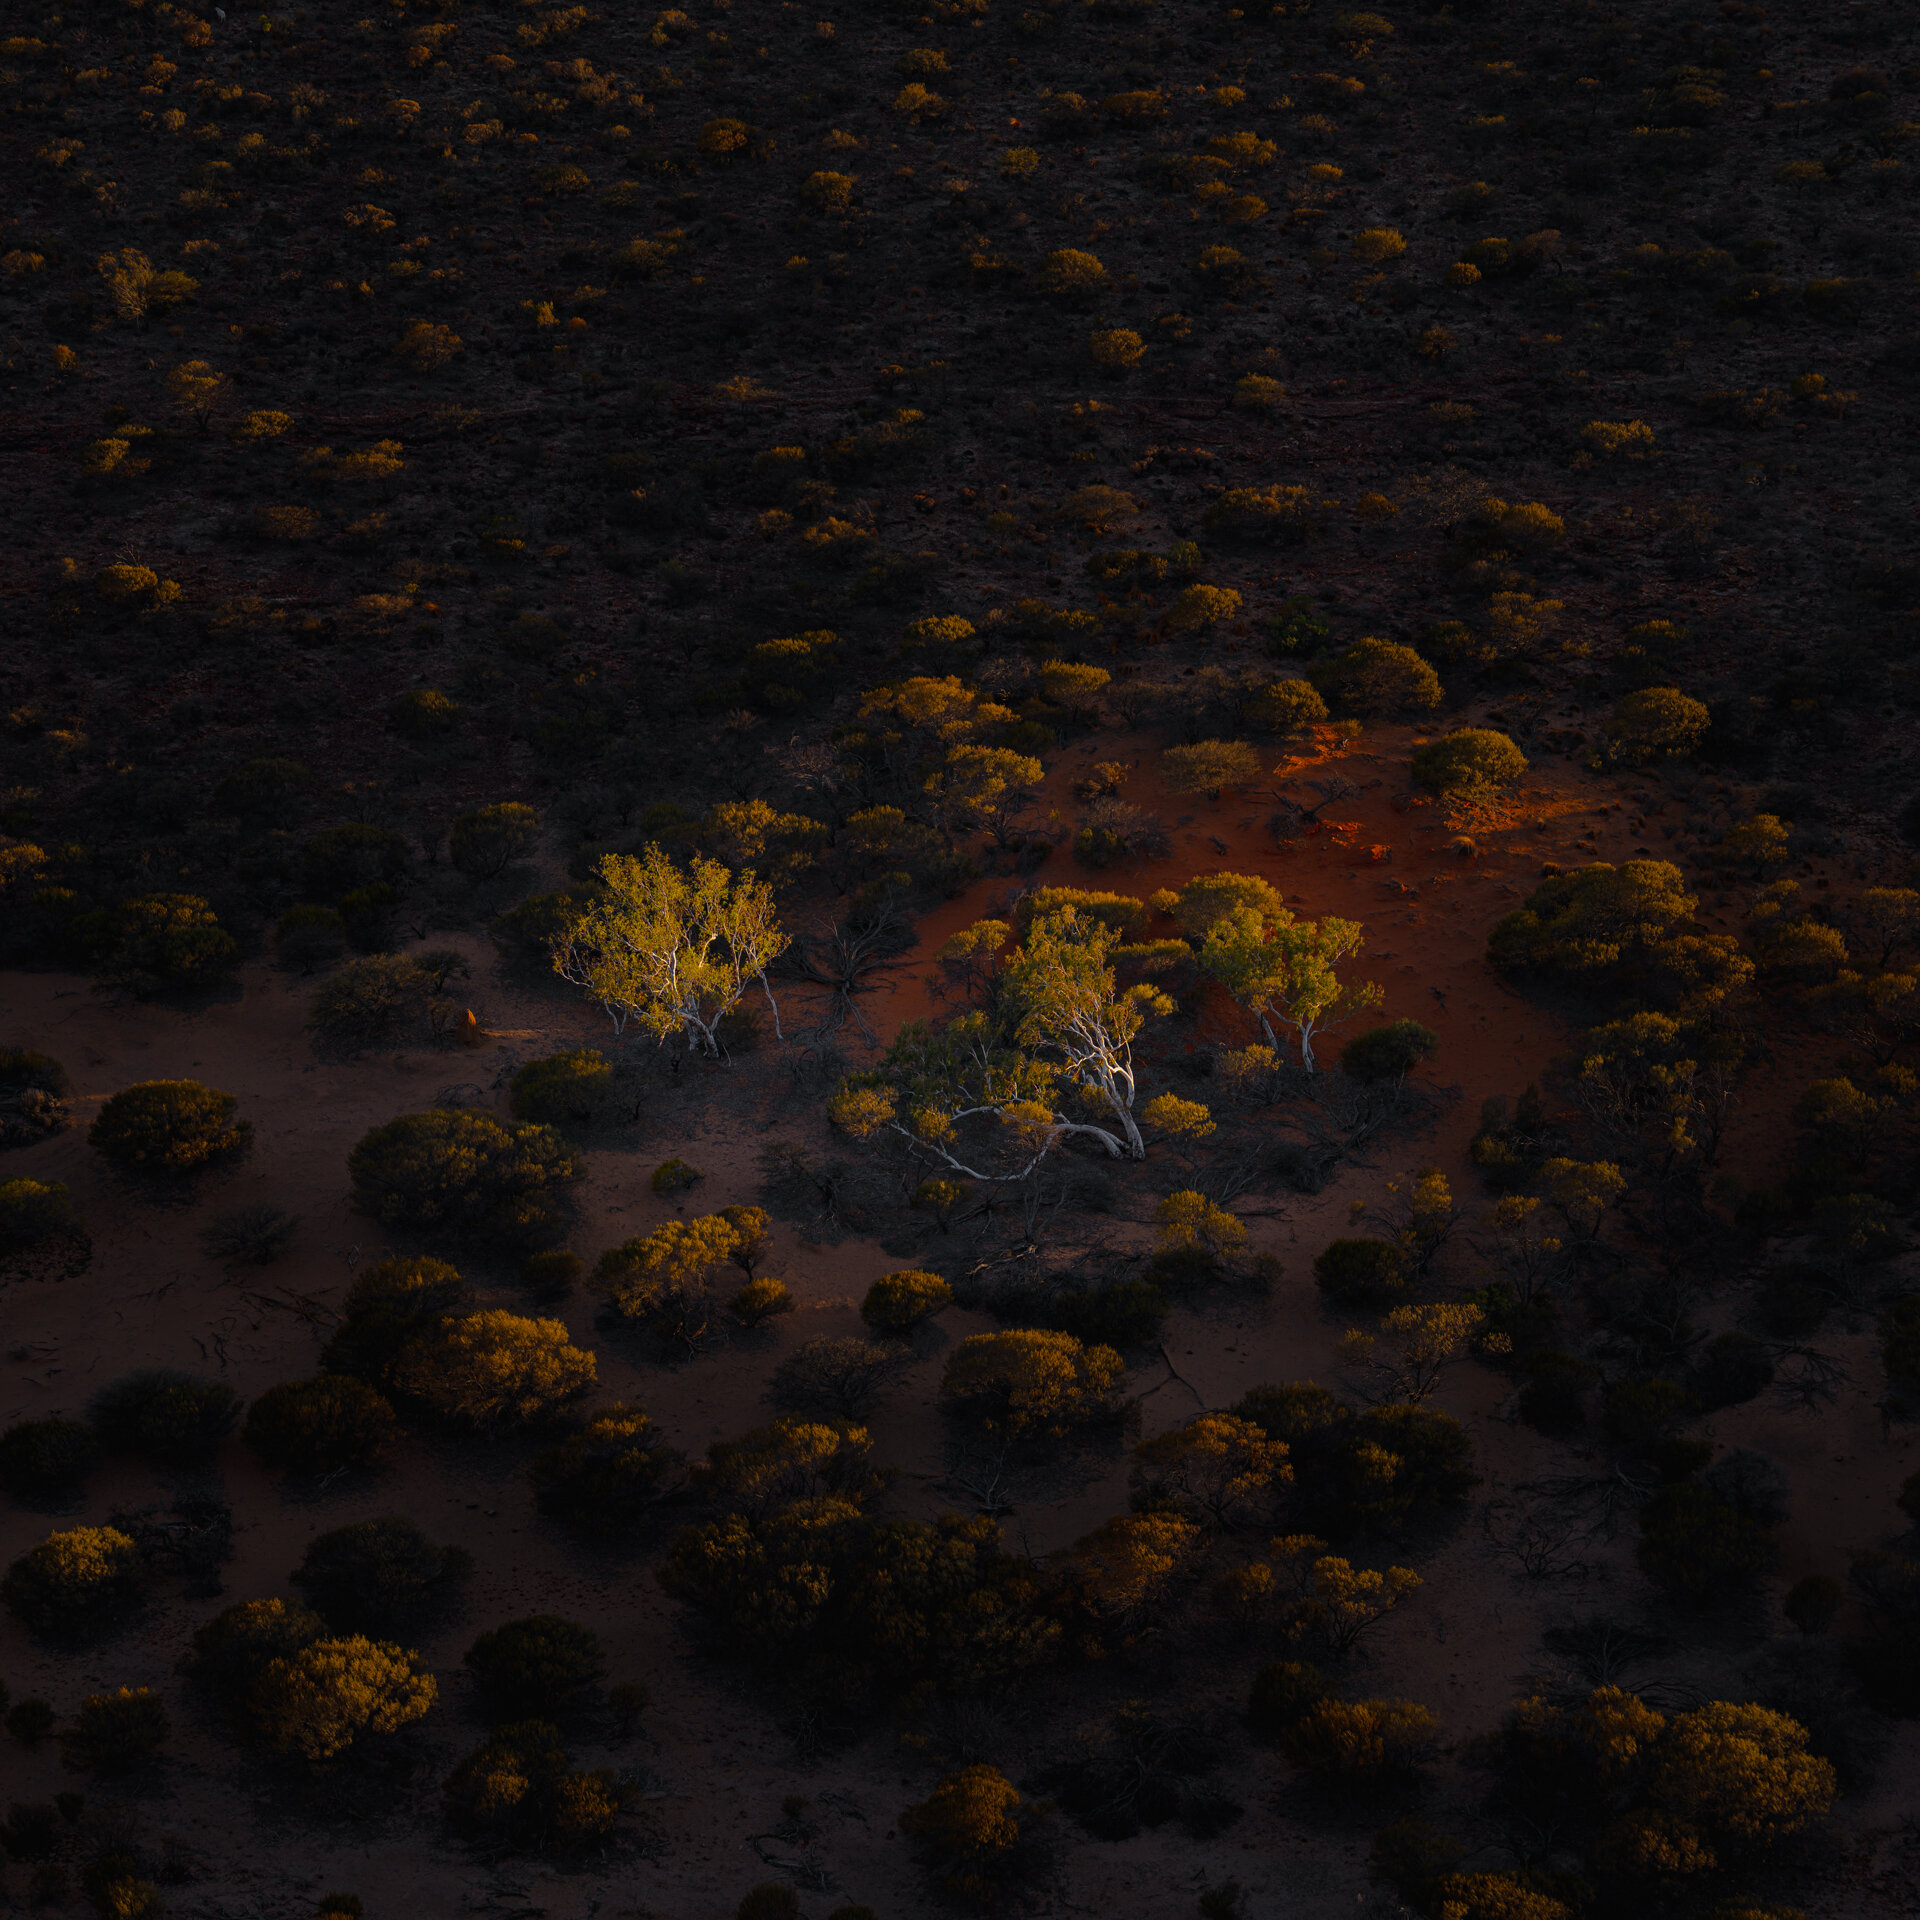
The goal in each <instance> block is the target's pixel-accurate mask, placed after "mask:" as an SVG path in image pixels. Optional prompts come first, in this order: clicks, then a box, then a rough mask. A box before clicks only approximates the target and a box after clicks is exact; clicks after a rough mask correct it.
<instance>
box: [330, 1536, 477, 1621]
mask: <svg viewBox="0 0 1920 1920" xmlns="http://www.w3.org/2000/svg"><path fill="white" fill-rule="evenodd" d="M472 1571H473V1560H472V1557H471V1555H469V1554H467V1553H466V1552H465V1551H463V1550H462V1549H461V1548H459V1547H436V1546H435V1545H434V1544H433V1543H432V1542H431V1541H430V1540H429V1539H428V1538H427V1536H426V1535H425V1534H424V1533H422V1532H421V1531H420V1529H419V1528H418V1527H416V1526H415V1525H414V1524H413V1522H412V1521H411V1520H404V1519H401V1518H400V1517H399V1516H398V1515H388V1516H387V1517H385V1518H383V1519H379V1520H357V1521H355V1522H354V1523H353V1524H352V1525H351V1526H345V1527H337V1528H335V1529H334V1531H333V1532H331V1533H323V1534H321V1535H320V1537H319V1538H318V1539H317V1540H315V1541H314V1542H313V1544H312V1545H311V1546H309V1547H308V1548H307V1552H306V1558H305V1559H303V1560H302V1561H301V1562H300V1564H299V1566H298V1567H296V1568H295V1569H294V1572H293V1583H294V1585H295V1586H297V1587H300V1588H302V1589H303V1590H304V1591H305V1593H306V1595H307V1598H308V1599H309V1600H310V1601H311V1602H312V1604H313V1606H314V1609H315V1610H316V1611H317V1612H318V1613H319V1614H320V1615H321V1617H322V1618H323V1619H324V1620H325V1621H326V1623H327V1624H328V1625H329V1626H330V1627H332V1628H333V1629H334V1630H335V1632H337V1633H347V1634H354V1633H365V1634H380V1633H404V1632H406V1631H407V1630H408V1629H409V1628H410V1627H413V1626H415V1625H417V1624H418V1623H420V1622H421V1621H424V1620H428V1619H430V1618H432V1617H433V1616H434V1615H435V1614H437V1613H439V1612H441V1611H442V1610H443V1609H444V1608H445V1607H446V1606H447V1605H448V1604H449V1603H450V1602H451V1601H452V1599H453V1597H454V1594H455V1593H456V1592H457V1590H458V1589H459V1586H460V1583H461V1582H462V1581H464V1580H465V1579H466V1577H467V1575H468V1574H469V1573H471V1572H472Z"/></svg>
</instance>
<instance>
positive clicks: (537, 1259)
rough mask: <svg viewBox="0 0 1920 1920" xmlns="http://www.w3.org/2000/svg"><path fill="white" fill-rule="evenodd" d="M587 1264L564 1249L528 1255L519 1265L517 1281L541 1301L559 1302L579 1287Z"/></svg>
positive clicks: (552, 1249) (576, 1255)
mask: <svg viewBox="0 0 1920 1920" xmlns="http://www.w3.org/2000/svg"><path fill="white" fill-rule="evenodd" d="M586 1270H587V1263H586V1262H585V1261H584V1260H582V1259H581V1258H580V1256H579V1255H578V1254H577V1253H574V1252H573V1251H571V1250H570V1249H569V1248H566V1247H554V1248H551V1249H550V1250H549V1251H547V1252H545V1253H530V1254H528V1255H527V1257H526V1258H525V1259H524V1260H523V1261H521V1263H520V1278H521V1279H522V1280H523V1281H524V1282H525V1283H526V1285H527V1286H528V1287H530V1288H531V1289H532V1290H533V1293H534V1295H535V1297H536V1298H538V1299H541V1300H562V1299H564V1298H565V1297H566V1296H567V1295H568V1294H570V1293H571V1292H572V1291H573V1290H574V1288H575V1287H576V1286H578V1285H579V1284H580V1276H581V1275H582V1274H583V1273H585V1272H586Z"/></svg>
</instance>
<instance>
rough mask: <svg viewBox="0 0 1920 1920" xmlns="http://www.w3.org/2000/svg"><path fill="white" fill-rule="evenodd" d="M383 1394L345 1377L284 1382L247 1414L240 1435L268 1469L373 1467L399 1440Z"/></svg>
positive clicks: (316, 1472)
mask: <svg viewBox="0 0 1920 1920" xmlns="http://www.w3.org/2000/svg"><path fill="white" fill-rule="evenodd" d="M399 1430H400V1429H399V1423H398V1422H397V1421H396V1420H395V1419H394V1417H393V1408H392V1407H391V1406H390V1405H389V1404H388V1402H387V1398H386V1396H385V1395H384V1394H382V1393H380V1392H379V1391H377V1390H376V1389H375V1388H373V1387H371V1386H369V1385H368V1384H367V1383H366V1382H365V1381H364V1380H356V1379H354V1378H352V1377H351V1376H349V1375H345V1374H322V1375H320V1376H319V1378H317V1379H313V1380H286V1381H282V1382H281V1384H280V1385H279V1386H277V1387H269V1388H268V1389H267V1390H266V1392H265V1393H263V1394H262V1395H261V1396H260V1397H259V1399H257V1400H256V1401H255V1402H254V1403H253V1405H252V1406H251V1407H249V1408H248V1409H247V1424H246V1430H245V1432H244V1433H243V1434H242V1435H241V1438H242V1439H244V1440H245V1441H246V1443H247V1445H248V1446H250V1447H251V1448H252V1449H253V1450H254V1452H255V1453H257V1454H259V1456H260V1457H261V1459H262V1460H264V1461H265V1462H266V1463H267V1465H268V1466H270V1467H277V1468H278V1469H280V1471H281V1472H283V1473H295V1474H313V1475H323V1474H330V1473H338V1472H340V1471H341V1470H342V1469H343V1468H348V1467H367V1466H371V1465H373V1464H374V1462H375V1461H377V1460H378V1459H379V1458H380V1457H381V1455H382V1454H384V1453H386V1452H387V1451H388V1449H389V1448H391V1447H392V1445H393V1443H394V1441H395V1440H396V1439H397V1438H398V1436H399Z"/></svg>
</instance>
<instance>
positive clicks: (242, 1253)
mask: <svg viewBox="0 0 1920 1920" xmlns="http://www.w3.org/2000/svg"><path fill="white" fill-rule="evenodd" d="M299 1225H300V1222H299V1220H298V1219H297V1218H296V1217H295V1216H294V1215H293V1214H290V1213H286V1212H283V1211H282V1210H281V1209H280V1208H279V1207H276V1206H274V1205H272V1204H271V1203H270V1202H268V1201H264V1200H260V1201H255V1202H254V1203H253V1204H252V1205H251V1206H246V1207H235V1208H234V1209H233V1211H232V1212H231V1213H222V1214H219V1215H216V1216H215V1218H214V1219H212V1220H210V1221H209V1222H208V1223H207V1225H206V1226H205V1227H203V1228H202V1229H201V1233H200V1246H201V1250H202V1251H203V1252H204V1253H205V1254H206V1256H207V1258H208V1259H209V1260H228V1261H233V1262H235V1263H236V1264H239V1265H245V1266H249V1267H269V1266H271V1265H272V1264H273V1263H274V1261H276V1260H278V1259H279V1258H280V1256H281V1255H282V1254H283V1253H285V1252H286V1250H287V1244H288V1242H289V1241H291V1240H292V1238H293V1236H294V1232H295V1230H296V1229H297V1228H298V1227H299Z"/></svg>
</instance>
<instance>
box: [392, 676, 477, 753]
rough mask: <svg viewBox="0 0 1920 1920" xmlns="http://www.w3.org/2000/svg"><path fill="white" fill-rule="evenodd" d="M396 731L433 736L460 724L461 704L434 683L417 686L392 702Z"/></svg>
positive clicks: (425, 737)
mask: <svg viewBox="0 0 1920 1920" xmlns="http://www.w3.org/2000/svg"><path fill="white" fill-rule="evenodd" d="M392 712H393V725H394V731H395V732H397V733H399V734H401V735H403V736H404V737H405V738H406V739H409V740H431V739H434V738H435V737H436V736H438V735H440V734H445V733H451V732H452V731H453V730H454V728H455V727H456V726H458V725H459V724H460V704H459V702H458V701H456V700H450V699H448V697H447V696H446V695H445V694H444V693H441V692H439V691H437V690H436V689H435V688H433V687H415V688H414V689H413V690H412V691H411V692H410V693H403V694H402V695H401V696H400V698H399V699H398V700H396V701H395V702H394V703H393V708H392Z"/></svg>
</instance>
